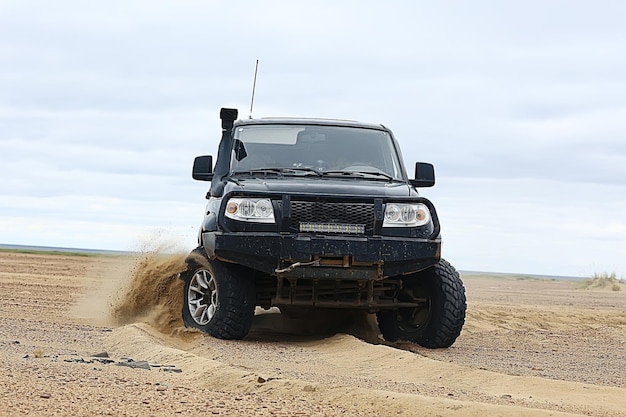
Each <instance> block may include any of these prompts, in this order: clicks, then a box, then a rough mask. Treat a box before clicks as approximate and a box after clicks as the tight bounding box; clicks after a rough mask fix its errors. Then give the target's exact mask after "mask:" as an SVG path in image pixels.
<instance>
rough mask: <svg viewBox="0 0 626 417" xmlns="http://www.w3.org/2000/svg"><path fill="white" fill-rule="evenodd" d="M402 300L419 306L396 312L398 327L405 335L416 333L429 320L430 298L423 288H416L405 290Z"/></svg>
mask: <svg viewBox="0 0 626 417" xmlns="http://www.w3.org/2000/svg"><path fill="white" fill-rule="evenodd" d="M402 298H403V299H406V300H410V301H413V302H415V301H417V302H419V303H420V306H419V307H415V308H400V309H398V310H397V311H396V321H397V322H398V326H399V327H400V329H402V331H404V332H407V333H411V332H417V331H419V330H420V329H421V328H422V327H423V326H424V325H425V324H426V323H427V322H428V321H429V320H430V316H431V311H432V308H431V307H432V304H431V298H430V297H429V296H428V292H427V291H426V290H425V288H422V287H418V286H416V287H413V288H407V289H405V290H404V292H403V297H402Z"/></svg>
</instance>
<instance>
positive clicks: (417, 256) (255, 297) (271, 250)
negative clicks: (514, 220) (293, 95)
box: [180, 109, 466, 348]
mask: <svg viewBox="0 0 626 417" xmlns="http://www.w3.org/2000/svg"><path fill="white" fill-rule="evenodd" d="M220 118H221V120H222V138H221V141H220V143H219V149H218V153H217V160H216V162H215V167H213V158H212V156H199V157H196V159H195V161H194V165H193V173H192V176H193V178H194V179H196V180H201V181H211V185H210V189H209V192H208V193H207V199H208V204H207V207H206V211H205V214H204V220H203V222H202V226H201V227H200V231H199V236H198V247H197V248H196V249H194V250H193V251H192V252H191V253H190V254H189V256H188V257H187V261H186V262H187V270H186V271H184V272H183V273H181V274H180V277H181V279H183V280H184V290H183V294H182V296H183V298H184V302H183V311H182V315H183V320H184V322H185V325H186V326H188V327H195V328H198V329H201V330H202V331H204V332H206V333H208V334H210V335H212V336H214V337H218V338H222V339H242V338H244V337H245V336H246V334H247V333H248V332H249V330H250V327H251V325H252V320H253V317H254V314H255V308H256V307H257V306H258V307H262V308H265V309H268V308H271V307H278V308H279V309H281V310H289V311H294V310H297V309H301V310H302V311H307V310H305V309H311V308H318V309H328V308H332V309H363V310H366V311H368V312H370V313H376V317H377V320H378V325H379V329H380V332H381V334H382V335H383V337H384V338H385V339H386V340H388V341H395V340H399V339H401V340H407V341H412V342H415V343H418V344H420V345H422V346H426V347H429V348H440V347H449V346H451V345H452V343H454V341H455V340H456V338H457V337H458V336H459V333H460V332H461V328H462V327H463V323H464V321H465V310H466V299H465V289H464V287H463V283H462V282H461V279H460V277H459V274H458V273H457V271H456V270H455V269H454V268H453V267H452V266H451V265H450V264H449V263H448V262H446V261H445V260H443V259H441V236H440V226H439V220H438V218H437V212H436V211H435V207H434V206H433V204H432V203H431V202H430V201H429V200H427V199H426V198H423V197H420V196H419V195H418V192H417V190H416V188H417V187H431V186H433V185H434V184H435V174H434V169H433V166H432V165H431V164H428V163H424V162H417V163H416V164H415V178H414V179H410V178H409V177H408V176H407V173H406V170H405V167H404V164H403V161H402V156H401V153H400V148H399V146H398V143H397V142H396V140H395V139H394V136H393V134H392V133H391V131H390V130H389V129H387V128H386V127H385V126H382V125H377V124H367V123H359V122H354V121H345V120H326V119H294V118H261V119H246V120H237V110H235V109H222V110H221V113H220Z"/></svg>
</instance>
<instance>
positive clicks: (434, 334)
mask: <svg viewBox="0 0 626 417" xmlns="http://www.w3.org/2000/svg"><path fill="white" fill-rule="evenodd" d="M402 284H403V290H402V292H401V293H400V294H399V296H398V298H399V299H400V300H401V301H403V300H406V301H415V300H416V299H419V300H420V301H421V302H422V305H420V307H416V308H400V309H397V310H383V311H380V312H378V313H376V317H377V319H378V327H379V329H380V332H381V333H382V335H383V337H384V338H385V340H387V341H390V342H393V341H396V340H407V341H410V342H414V343H417V344H419V345H421V346H424V347H427V348H447V347H450V346H452V344H453V343H454V341H455V340H456V339H457V337H458V336H459V334H460V333H461V329H462V328H463V324H464V323H465V311H466V310H467V301H466V298H465V288H464V287H463V282H462V281H461V277H460V276H459V273H458V272H457V271H456V270H455V269H454V267H453V266H452V265H450V264H449V263H448V262H447V261H445V260H443V259H442V260H440V261H439V263H437V264H435V265H433V266H432V267H430V268H428V269H426V270H425V271H422V272H420V273H418V274H414V275H408V276H406V277H403V278H402Z"/></svg>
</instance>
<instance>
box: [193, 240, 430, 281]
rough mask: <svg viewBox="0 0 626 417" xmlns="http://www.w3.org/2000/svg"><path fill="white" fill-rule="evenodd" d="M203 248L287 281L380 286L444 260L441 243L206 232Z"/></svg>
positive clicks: (213, 256)
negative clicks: (357, 282)
mask: <svg viewBox="0 0 626 417" xmlns="http://www.w3.org/2000/svg"><path fill="white" fill-rule="evenodd" d="M202 242H203V245H204V248H205V250H206V252H207V254H208V255H209V257H211V258H218V259H220V260H223V261H226V262H233V263H236V264H240V265H243V266H246V267H249V268H252V269H255V270H258V271H262V272H264V273H267V274H269V275H275V276H279V277H287V278H288V277H295V278H313V279H315V278H322V279H338V280H342V279H368V280H371V279H373V280H380V279H384V278H388V277H394V276H399V275H405V274H409V273H414V272H418V271H421V270H423V269H426V268H428V267H430V266H432V265H434V264H436V263H437V262H438V261H439V259H440V257H441V239H440V238H435V239H424V238H406V237H388V236H325V235H305V234H287V233H250V232H246V233H239V232H229V233H222V232H204V233H203V234H202ZM315 260H319V262H316V263H315V264H314V265H309V266H302V267H298V268H293V269H292V270H289V271H283V272H279V271H280V270H281V269H285V268H288V267H289V266H290V265H292V264H294V263H296V262H300V263H307V262H311V261H315Z"/></svg>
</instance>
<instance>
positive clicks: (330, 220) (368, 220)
mask: <svg viewBox="0 0 626 417" xmlns="http://www.w3.org/2000/svg"><path fill="white" fill-rule="evenodd" d="M374 222H375V218H374V204H370V203H335V202H328V201H292V202H291V222H290V224H289V226H290V228H291V230H292V231H296V232H297V231H299V230H300V223H308V224H315V223H324V224H344V225H364V226H365V233H366V234H368V233H371V232H372V231H373V230H374Z"/></svg>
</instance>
